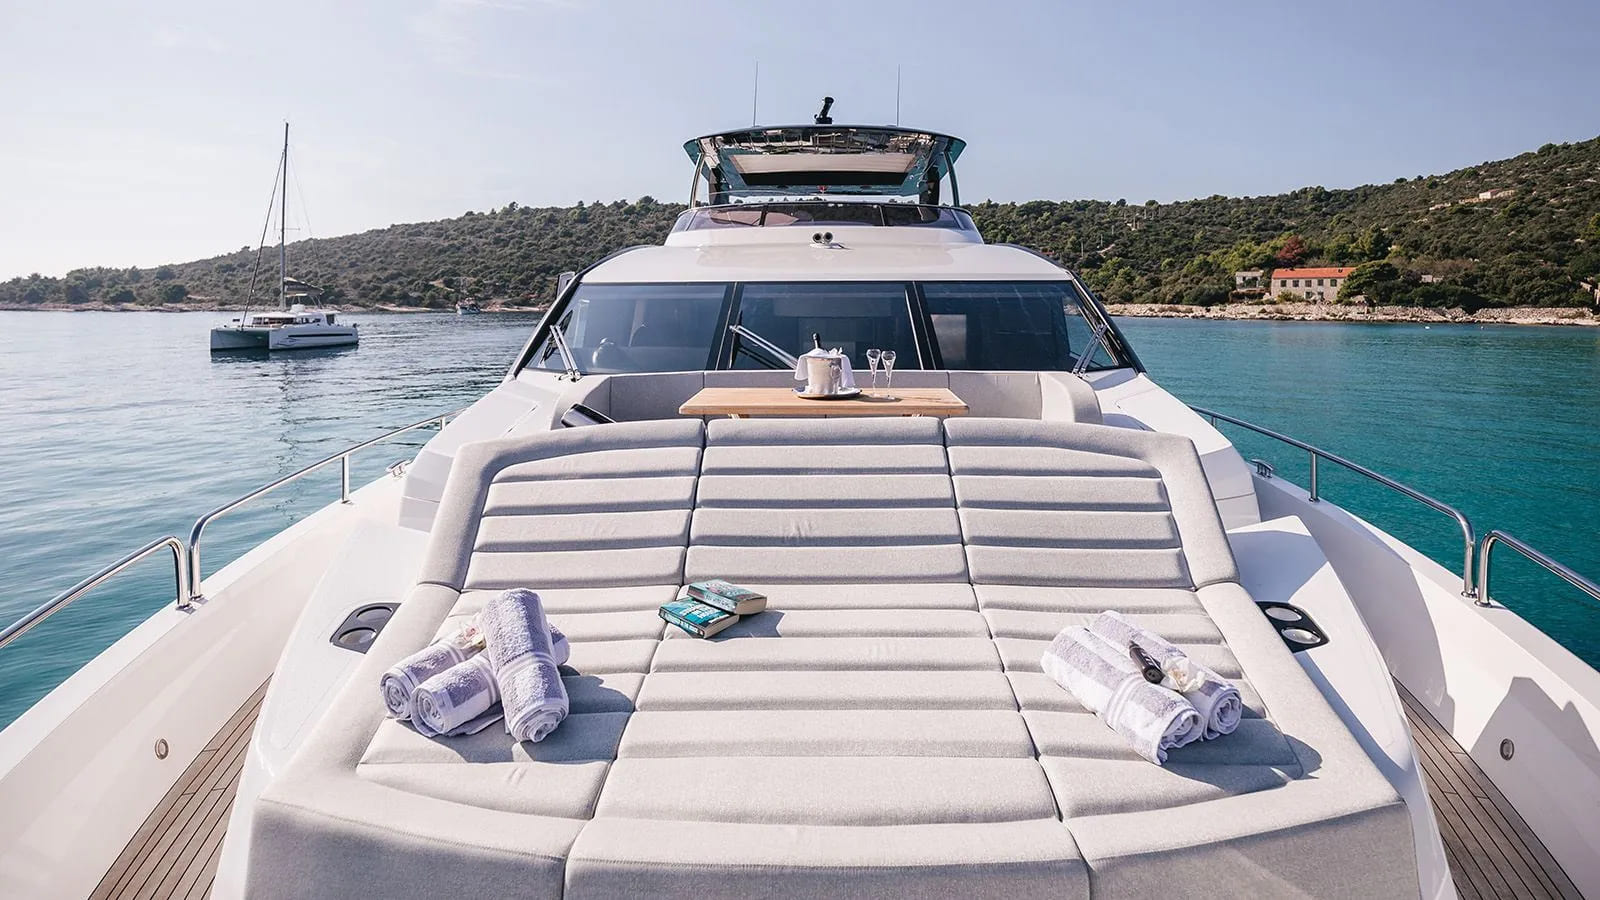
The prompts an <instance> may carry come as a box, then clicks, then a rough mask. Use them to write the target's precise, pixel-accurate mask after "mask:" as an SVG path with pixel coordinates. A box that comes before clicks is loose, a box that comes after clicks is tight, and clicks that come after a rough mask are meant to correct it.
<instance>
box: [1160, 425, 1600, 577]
mask: <svg viewBox="0 0 1600 900" xmlns="http://www.w3.org/2000/svg"><path fill="white" fill-rule="evenodd" d="M1189 408H1190V409H1192V410H1194V411H1195V413H1196V414H1197V415H1201V416H1205V417H1206V418H1207V419H1210V420H1211V423H1212V425H1215V424H1216V423H1217V422H1218V421H1223V422H1227V423H1228V424H1230V425H1237V426H1239V427H1240V428H1247V429H1249V430H1251V431H1254V432H1255V433H1256V434H1261V435H1265V436H1267V437H1269V438H1272V439H1273V440H1275V441H1279V442H1281V443H1284V444H1287V445H1289V446H1290V447H1294V448H1296V449H1299V450H1304V451H1305V452H1306V453H1307V454H1308V455H1309V456H1310V459H1311V478H1310V481H1309V487H1308V489H1307V491H1306V496H1308V497H1309V498H1310V500H1311V502H1312V503H1316V502H1318V501H1320V500H1321V499H1322V488H1321V485H1320V484H1319V478H1318V471H1317V463H1318V461H1319V460H1324V459H1325V460H1327V461H1328V462H1331V463H1333V464H1334V465H1336V466H1343V467H1344V468H1346V469H1349V470H1350V471H1352V472H1354V473H1356V474H1357V475H1361V476H1363V477H1366V478H1370V479H1371V480H1373V481H1376V482H1377V483H1379V484H1381V485H1383V486H1384V487H1386V488H1388V489H1389V490H1391V491H1395V492H1396V493H1400V494H1404V495H1405V496H1407V497H1410V498H1411V499H1413V500H1415V501H1417V502H1418V503H1421V504H1422V505H1423V506H1426V507H1429V508H1430V509H1434V510H1437V511H1439V512H1441V513H1444V514H1445V515H1447V516H1449V517H1450V518H1452V519H1455V520H1456V525H1457V526H1458V527H1459V528H1460V529H1461V542H1462V544H1464V545H1465V547H1466V552H1465V554H1464V555H1463V559H1462V563H1461V596H1463V597H1468V598H1473V599H1479V602H1483V601H1482V600H1481V599H1480V595H1481V594H1482V593H1483V591H1482V585H1479V584H1477V583H1476V582H1475V581H1474V579H1473V565H1472V563H1473V557H1474V551H1476V550H1477V548H1478V538H1477V532H1475V531H1474V530H1473V528H1472V520H1471V519H1468V518H1467V517H1466V514H1464V513H1462V512H1461V510H1459V509H1456V508H1455V507H1454V506H1451V505H1449V504H1448V503H1444V502H1442V501H1439V500H1435V499H1434V498H1432V497H1430V496H1428V495H1427V494H1424V493H1422V492H1421V491H1419V490H1417V489H1416V488H1413V487H1411V486H1409V485H1405V484H1401V483H1400V482H1398V481H1395V480H1394V479H1393V478H1390V477H1389V476H1387V475H1381V474H1379V473H1377V472H1374V471H1372V470H1371V469H1369V468H1367V467H1366V466H1363V465H1361V464H1360V463H1353V462H1351V461H1350V460H1348V459H1345V458H1344V457H1342V456H1336V455H1334V454H1332V453H1329V452H1328V451H1326V450H1323V449H1322V448H1320V447H1313V446H1312V445H1310V444H1308V443H1306V442H1305V441H1302V440H1297V439H1295V438H1292V437H1289V436H1288V435H1286V434H1280V433H1278V432H1276V431H1273V430H1272V429H1270V428H1263V427H1261V426H1260V425H1256V424H1254V423H1252V422H1246V421H1245V420H1243V419H1236V418H1234V417H1233V416H1228V415H1223V414H1222V413H1219V412H1213V411H1212V410H1209V409H1203V408H1201V407H1198V406H1191V407H1189ZM1501 540H1505V535H1504V533H1502V536H1501ZM1508 543H1509V541H1508ZM1529 549H1530V550H1531V549H1532V548H1529ZM1533 552H1535V553H1537V552H1538V551H1533ZM1486 554H1487V548H1485V550H1484V554H1483V555H1486ZM1482 558H1483V556H1482V555H1480V557H1479V564H1480V568H1481V566H1482ZM1541 565H1542V563H1541ZM1558 565H1559V563H1558ZM1546 568H1549V567H1548V566H1546ZM1551 571H1555V570H1553V569H1552V570H1551ZM1568 571H1571V570H1570V569H1569V570H1568ZM1557 574H1560V573H1557ZM1574 574H1576V573H1574ZM1563 577H1565V576H1563ZM1580 577H1581V576H1580ZM1597 599H1600V598H1597Z"/></svg>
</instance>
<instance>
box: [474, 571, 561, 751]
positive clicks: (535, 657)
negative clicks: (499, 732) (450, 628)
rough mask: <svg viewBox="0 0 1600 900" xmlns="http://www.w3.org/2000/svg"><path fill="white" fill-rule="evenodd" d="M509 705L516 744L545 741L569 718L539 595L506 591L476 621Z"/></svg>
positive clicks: (507, 713)
mask: <svg viewBox="0 0 1600 900" xmlns="http://www.w3.org/2000/svg"><path fill="white" fill-rule="evenodd" d="M478 623H479V627H481V628H482V629H483V634H484V639H485V642H486V644H487V649H486V651H485V653H486V655H487V656H488V657H489V662H490V663H491V664H492V665H493V667H494V677H495V681H496V683H497V684H498V685H499V687H500V700H501V703H502V705H504V707H505V716H506V731H508V732H510V733H511V737H512V738H513V739H515V740H518V741H535V742H537V741H541V740H544V738H545V736H546V735H548V734H549V733H550V732H551V731H553V730H554V729H555V727H556V726H557V725H560V724H561V722H562V720H563V719H565V718H566V717H567V711H568V709H569V702H568V699H567V688H566V685H564V684H562V683H561V672H560V670H558V669H557V668H556V660H555V654H554V648H553V646H552V641H551V639H550V624H549V622H548V620H546V619H545V615H544V605H543V604H542V603H540V602H539V595H538V594H536V593H534V592H533V591H530V590H527V589H525V588H516V589H513V590H509V591H506V592H504V593H502V594H501V595H500V596H498V597H496V598H495V599H493V600H490V601H489V602H488V604H486V605H485V606H484V608H483V612H482V613H481V614H480V615H479V618H478Z"/></svg>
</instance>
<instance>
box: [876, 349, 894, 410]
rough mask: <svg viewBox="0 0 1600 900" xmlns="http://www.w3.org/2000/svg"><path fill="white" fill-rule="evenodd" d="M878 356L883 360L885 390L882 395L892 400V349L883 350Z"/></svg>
mask: <svg viewBox="0 0 1600 900" xmlns="http://www.w3.org/2000/svg"><path fill="white" fill-rule="evenodd" d="M878 358H879V359H880V360H882V361H883V379H884V381H883V389H884V390H885V391H886V392H887V393H885V394H884V395H883V396H884V398H885V399H887V400H893V399H894V358H895V352H894V351H893V350H885V351H883V353H882V355H880V356H879V357H878Z"/></svg>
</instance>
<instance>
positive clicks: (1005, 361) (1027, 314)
mask: <svg viewBox="0 0 1600 900" xmlns="http://www.w3.org/2000/svg"><path fill="white" fill-rule="evenodd" d="M922 295H923V298H924V301H925V303H926V305H927V310H928V318H929V319H930V320H931V321H932V323H933V340H934V343H935V344H937V345H938V348H939V354H940V356H941V357H942V359H943V361H944V367H945V368H946V369H994V370H1001V371H1005V370H1024V371H1026V370H1058V371H1059V370H1070V369H1072V368H1073V367H1074V366H1075V365H1076V363H1077V360H1078V354H1079V353H1082V352H1084V348H1086V347H1087V348H1089V351H1090V353H1091V355H1090V363H1089V366H1088V368H1090V369H1105V368H1114V367H1115V366H1116V363H1115V361H1114V360H1112V358H1111V357H1110V356H1109V355H1108V354H1107V353H1106V349H1105V347H1104V346H1102V345H1101V343H1100V342H1099V341H1096V340H1095V339H1094V337H1093V330H1092V328H1091V327H1090V326H1089V324H1088V322H1087V321H1086V320H1085V319H1084V316H1083V307H1082V305H1081V304H1082V300H1081V299H1080V297H1079V295H1078V291H1077V288H1076V287H1075V286H1074V285H1073V284H1072V283H1071V282H1069V281H1021V282H994V281H964V282H923V284H922Z"/></svg>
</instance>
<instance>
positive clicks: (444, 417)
mask: <svg viewBox="0 0 1600 900" xmlns="http://www.w3.org/2000/svg"><path fill="white" fill-rule="evenodd" d="M460 412H461V410H459V409H457V410H454V411H452V412H447V413H443V414H440V415H436V416H429V417H428V418H426V419H422V420H419V421H416V422H412V423H411V424H410V425H406V426H404V427H401V428H396V429H395V430H393V431H387V432H384V433H383V434H380V435H378V436H377V437H375V438H373V439H372V440H370V441H362V442H361V443H359V444H356V445H355V446H354V447H350V448H348V449H346V450H342V451H340V452H338V453H335V454H333V455H332V456H329V457H327V458H325V459H320V460H318V461H316V462H314V463H312V464H311V465H309V466H306V467H305V468H303V469H300V470H298V471H295V472H291V473H289V474H288V475H285V476H283V477H282V478H279V479H278V480H277V481H274V482H272V483H270V484H265V485H262V486H261V487H258V488H256V489H255V490H253V491H251V492H250V493H248V494H245V495H244V496H243V497H240V498H238V499H236V500H230V501H229V502H227V503H224V504H223V505H221V506H219V507H217V508H216V509H213V510H212V511H210V512H208V513H206V514H205V515H203V516H201V517H200V518H198V519H196V520H195V522H194V527H193V528H191V529H189V552H188V555H187V569H188V573H189V600H190V601H191V602H192V601H195V600H200V599H202V598H203V595H202V594H201V592H200V580H201V576H200V538H201V536H203V535H204V534H205V530H206V526H207V525H209V524H211V522H212V521H213V520H214V519H216V518H217V517H218V516H222V515H224V514H226V513H230V512H232V511H233V510H236V509H238V508H239V507H241V506H243V505H245V504H246V503H249V502H250V501H252V500H254V499H256V498H257V497H261V496H264V495H266V494H270V493H272V492H273V491H275V490H277V489H278V488H281V487H283V486H284V485H286V484H289V483H290V482H293V481H299V480H300V479H301V478H304V477H305V476H307V475H310V474H311V473H312V472H315V471H317V470H319V469H321V468H322V467H324V466H328V465H332V464H333V463H335V462H337V463H338V464H339V502H340V503H349V502H350V457H351V455H352V454H355V453H358V452H360V451H362V450H365V449H367V448H368V447H371V446H373V445H374V444H381V443H383V442H384V441H387V440H390V439H392V438H395V437H398V436H400V435H402V434H405V433H406V432H408V431H415V430H416V429H418V428H426V427H428V426H430V425H435V424H437V425H438V426H439V427H440V428H443V427H444V426H445V423H446V422H448V421H450V419H451V418H452V417H454V416H456V415H457V414H459V413H460Z"/></svg>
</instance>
